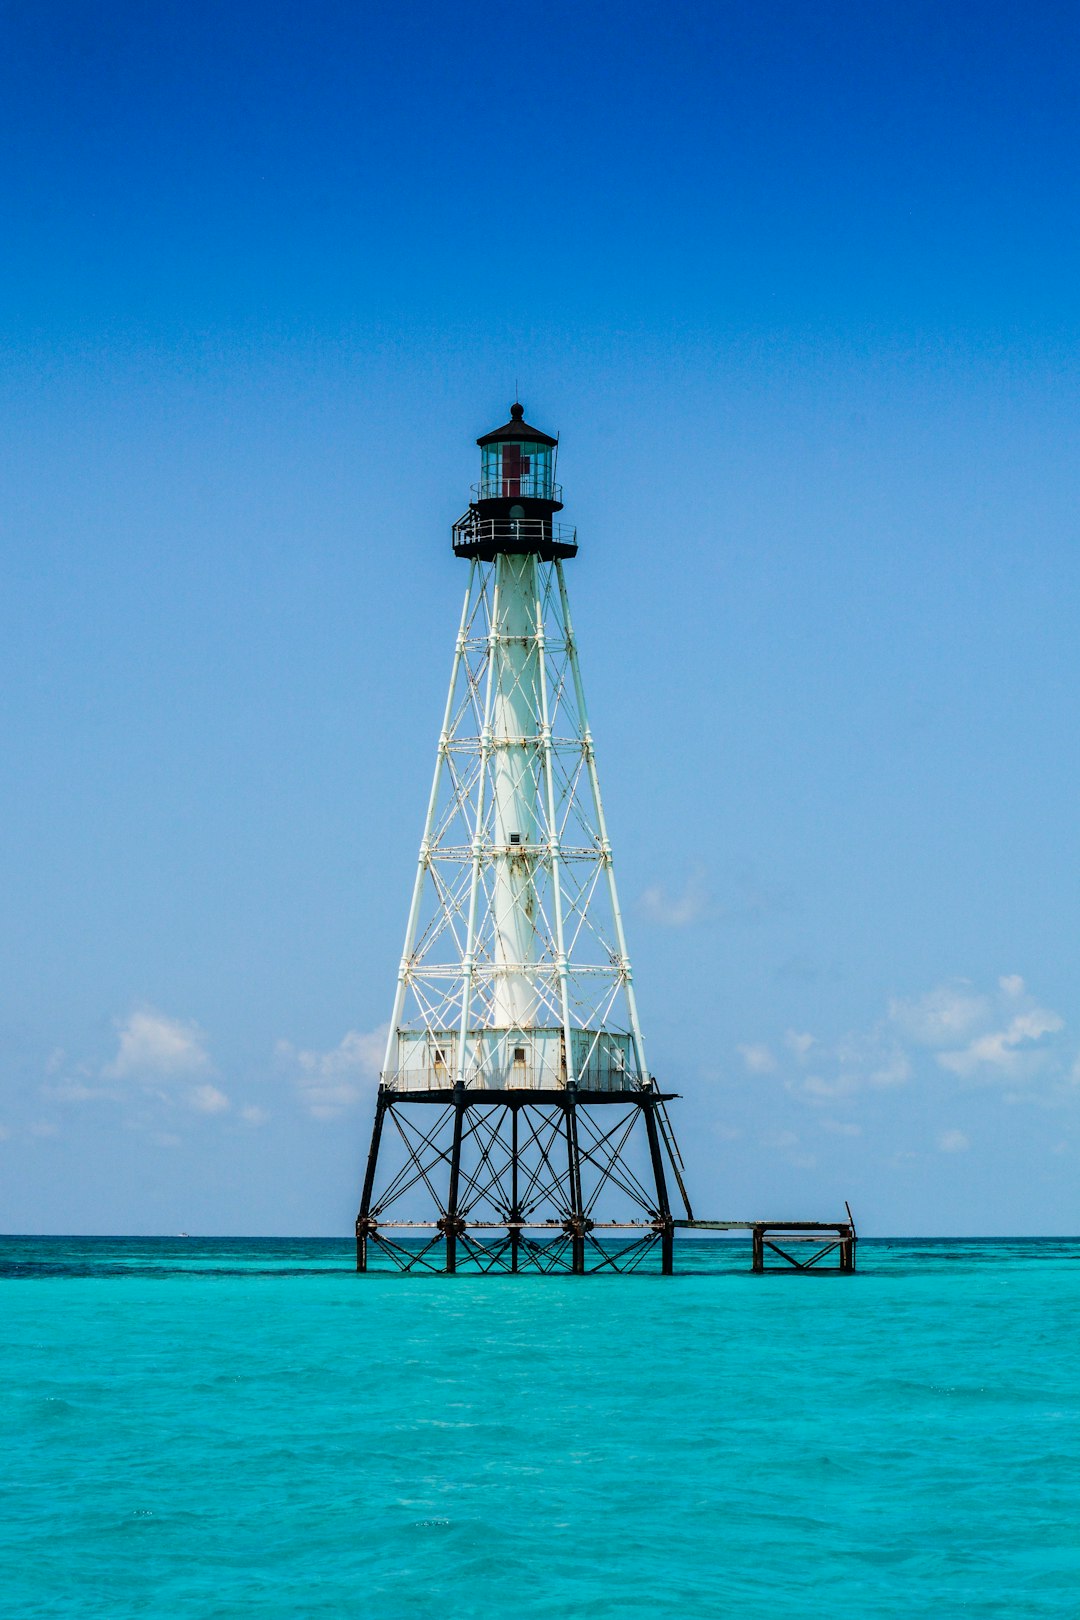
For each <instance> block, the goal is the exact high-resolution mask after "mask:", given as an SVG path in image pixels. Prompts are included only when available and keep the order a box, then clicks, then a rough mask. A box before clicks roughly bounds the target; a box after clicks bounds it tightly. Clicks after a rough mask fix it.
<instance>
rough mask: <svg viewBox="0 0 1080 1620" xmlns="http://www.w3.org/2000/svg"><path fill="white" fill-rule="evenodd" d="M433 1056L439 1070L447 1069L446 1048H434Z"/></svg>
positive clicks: (432, 1049) (432, 1050)
mask: <svg viewBox="0 0 1080 1620" xmlns="http://www.w3.org/2000/svg"><path fill="white" fill-rule="evenodd" d="M431 1056H432V1059H433V1060H434V1063H435V1067H436V1068H437V1069H444V1068H445V1067H446V1049H445V1048H444V1047H442V1046H433V1047H432V1048H431Z"/></svg>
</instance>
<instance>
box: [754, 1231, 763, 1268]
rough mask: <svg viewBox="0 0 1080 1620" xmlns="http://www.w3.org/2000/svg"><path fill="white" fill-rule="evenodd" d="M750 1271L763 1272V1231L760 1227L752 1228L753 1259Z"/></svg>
mask: <svg viewBox="0 0 1080 1620" xmlns="http://www.w3.org/2000/svg"><path fill="white" fill-rule="evenodd" d="M751 1270H753V1271H764V1270H765V1229H764V1227H762V1226H755V1227H754V1258H753V1262H752V1265H751Z"/></svg>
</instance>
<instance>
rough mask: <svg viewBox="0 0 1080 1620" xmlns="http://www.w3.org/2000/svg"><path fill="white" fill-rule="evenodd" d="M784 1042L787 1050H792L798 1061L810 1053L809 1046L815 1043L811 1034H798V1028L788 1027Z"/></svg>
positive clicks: (801, 1060) (803, 1059)
mask: <svg viewBox="0 0 1080 1620" xmlns="http://www.w3.org/2000/svg"><path fill="white" fill-rule="evenodd" d="M784 1044H785V1046H786V1047H787V1048H788V1050H789V1051H791V1052H794V1054H795V1056H796V1057H797V1058H798V1059H799V1061H800V1063H801V1062H803V1061H805V1059H806V1058H807V1057H809V1055H810V1048H811V1047H812V1046H816V1045H817V1041H816V1040H815V1038H814V1036H813V1035H800V1034H799V1032H798V1030H795V1029H789V1030H788V1032H787V1034H786V1035H785V1036H784Z"/></svg>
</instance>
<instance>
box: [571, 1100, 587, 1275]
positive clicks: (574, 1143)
mask: <svg viewBox="0 0 1080 1620" xmlns="http://www.w3.org/2000/svg"><path fill="white" fill-rule="evenodd" d="M566 1163H567V1171H568V1174H569V1191H570V1256H571V1258H570V1270H571V1271H572V1272H573V1273H574V1274H575V1275H576V1276H580V1275H581V1274H582V1273H583V1272H584V1270H585V1210H584V1208H583V1206H582V1202H581V1155H580V1150H579V1146H578V1131H577V1086H576V1085H574V1084H571V1085H568V1086H567V1088H566Z"/></svg>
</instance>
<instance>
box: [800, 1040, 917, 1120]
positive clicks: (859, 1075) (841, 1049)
mask: <svg viewBox="0 0 1080 1620" xmlns="http://www.w3.org/2000/svg"><path fill="white" fill-rule="evenodd" d="M816 1044H817V1043H815V1045H816ZM910 1078H911V1061H910V1059H909V1058H908V1055H907V1053H906V1052H905V1051H904V1050H903V1048H902V1047H901V1046H900V1045H898V1043H897V1042H896V1041H895V1040H893V1038H892V1037H891V1036H889V1035H888V1034H887V1033H886V1032H885V1030H884V1029H883V1028H882V1027H881V1026H878V1028H876V1029H873V1030H871V1031H870V1033H869V1034H868V1035H846V1036H845V1037H844V1039H843V1040H842V1041H839V1042H838V1043H837V1045H836V1046H834V1047H831V1048H829V1047H818V1049H817V1050H816V1051H815V1053H814V1072H813V1073H812V1074H805V1075H797V1076H795V1077H794V1078H793V1079H791V1080H789V1081H788V1082H787V1089H788V1090H789V1091H790V1092H792V1093H793V1094H795V1095H796V1096H801V1097H803V1098H805V1099H807V1100H808V1101H810V1102H815V1103H823V1102H833V1101H835V1100H836V1099H837V1098H838V1097H851V1096H853V1095H854V1094H855V1093H856V1092H859V1091H868V1090H869V1091H887V1090H890V1089H891V1088H892V1087H894V1086H901V1085H903V1084H904V1083H905V1082H906V1081H907V1080H909V1079H910Z"/></svg>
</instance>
